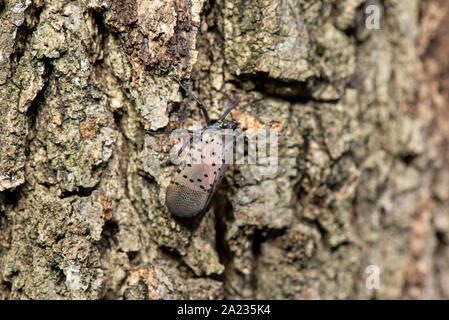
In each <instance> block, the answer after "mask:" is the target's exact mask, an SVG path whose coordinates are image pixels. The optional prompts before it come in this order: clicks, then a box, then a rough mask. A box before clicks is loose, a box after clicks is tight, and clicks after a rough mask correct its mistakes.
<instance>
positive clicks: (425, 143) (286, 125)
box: [0, 0, 449, 299]
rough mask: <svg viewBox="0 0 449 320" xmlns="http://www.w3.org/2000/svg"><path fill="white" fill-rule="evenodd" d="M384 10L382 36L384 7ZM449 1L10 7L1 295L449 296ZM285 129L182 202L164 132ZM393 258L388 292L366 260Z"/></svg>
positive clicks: (195, 0) (0, 201)
mask: <svg viewBox="0 0 449 320" xmlns="http://www.w3.org/2000/svg"><path fill="white" fill-rule="evenodd" d="M368 5H375V6H377V7H379V8H380V9H381V11H382V15H381V21H380V26H381V28H380V29H379V30H368V29H367V28H366V25H365V21H366V18H367V16H366V14H365V8H366V7H367V6H368ZM447 19H449V1H448V0H432V1H425V2H424V1H423V2H420V1H418V0H413V1H401V0H385V1H376V0H370V1H362V0H341V1H332V0H328V1H318V0H316V1H305V0H287V1H280V0H275V1H263V0H250V1H243V0H232V1H231V0H226V1H218V0H216V1H205V0H169V1H162V0H156V1H144V0H120V1H117V0H115V1H112V0H108V1H96V0H92V1H87V0H83V1H78V2H74V1H67V0H56V1H46V0H33V1H31V0H20V1H18V0H6V1H2V0H0V20H1V22H0V119H1V125H0V298H3V299H98V298H107V299H123V298H125V299H168V298H174V299H177V298H203V299H219V298H231V299H233V298H265V299H271V298H278V299H293V298H294V299H305V298H312V299H315V298H316V299H333V298H336V299H345V298H357V299H366V298H377V299H387V298H405V299H410V298H413V299H419V298H448V297H449V286H448V283H449V282H448V281H447V279H448V278H449V262H448V261H449V247H448V239H449V211H448V208H449V170H448V169H449V161H448V160H449V153H448V151H447V145H448V141H449V140H448V139H449V131H448V129H447V128H446V127H447V126H446V125H445V123H446V122H447V120H448V119H449V113H448V111H447V110H448V108H447V106H448V102H449V72H448V70H449V54H448V53H449V43H447V42H448V41H449V40H448V37H447V36H446V35H447V31H448V30H447V26H446V25H445V23H444V21H447ZM171 78H177V79H182V80H187V79H191V80H190V81H185V83H186V85H188V86H189V87H190V88H192V90H194V91H195V93H196V94H197V95H198V96H199V97H200V98H201V100H202V101H203V102H204V103H205V104H206V105H207V106H208V108H209V110H210V113H211V115H212V116H213V117H214V118H217V117H218V115H219V114H220V113H221V112H222V111H223V110H224V108H225V106H226V105H227V101H226V99H225V97H224V96H223V95H222V94H221V93H220V88H221V87H222V85H223V84H226V85H225V87H224V88H225V91H226V92H228V93H229V94H231V95H232V96H234V97H235V98H236V99H238V100H239V101H240V103H241V105H244V104H245V102H249V101H251V100H252V99H253V97H254V95H256V96H258V97H262V98H263V99H262V100H261V101H259V102H258V103H256V104H254V105H252V106H247V107H242V108H239V109H237V110H236V111H235V112H233V114H232V117H233V118H234V119H236V120H240V121H243V120H245V119H252V120H253V121H254V122H255V123H256V125H257V126H259V127H261V128H271V129H275V130H278V131H279V170H278V171H277V173H276V174H275V175H272V176H258V175H255V174H254V172H253V171H252V170H249V168H248V166H238V165H234V166H232V167H231V168H230V169H229V170H228V172H227V173H226V178H225V181H224V182H223V183H222V185H221V187H220V188H219V190H218V191H217V194H216V195H215V197H214V200H213V201H212V205H211V207H210V209H209V210H208V211H207V212H206V213H205V214H204V215H203V216H201V217H198V218H196V219H193V220H192V221H187V222H186V221H182V220H179V219H175V218H174V217H172V216H171V215H170V213H169V212H168V211H167V209H166V208H165V206H164V197H165V188H166V186H167V184H168V182H169V181H170V177H171V175H172V174H173V172H174V170H175V169H176V167H175V166H174V165H172V164H171V163H170V161H169V150H170V148H171V146H170V142H169V140H168V138H167V137H164V136H158V137H153V136H150V135H148V133H147V131H148V130H157V129H163V130H170V129H175V128H181V127H182V128H186V127H187V126H188V125H189V124H192V123H193V120H200V119H201V114H200V112H199V110H198V108H197V107H196V106H195V103H194V102H193V101H192V100H191V99H190V98H188V97H184V96H183V95H182V94H181V91H180V90H179V88H178V85H177V84H176V82H174V81H172V80H171ZM371 265H374V266H377V267H378V268H379V270H380V288H378V289H372V290H370V289H368V288H367V286H366V279H367V277H368V274H367V273H365V271H366V270H367V267H369V266H371Z"/></svg>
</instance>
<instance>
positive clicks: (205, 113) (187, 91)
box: [173, 79, 211, 126]
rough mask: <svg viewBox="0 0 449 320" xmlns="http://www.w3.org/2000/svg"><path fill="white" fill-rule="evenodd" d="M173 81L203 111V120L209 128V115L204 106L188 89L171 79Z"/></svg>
mask: <svg viewBox="0 0 449 320" xmlns="http://www.w3.org/2000/svg"><path fill="white" fill-rule="evenodd" d="M173 80H175V81H176V82H177V83H178V84H179V86H180V87H181V88H182V89H184V91H185V92H186V93H187V94H188V95H189V96H191V97H192V98H193V100H195V101H196V102H197V103H198V105H199V106H200V108H201V111H203V114H204V118H205V119H206V124H207V126H210V124H211V122H210V118H209V114H208V113H207V109H206V107H205V106H204V104H203V103H202V102H201V101H200V100H199V99H198V98H197V97H195V95H194V94H193V93H192V92H191V91H190V90H189V89H187V88H186V87H184V86H183V85H182V83H181V82H179V81H178V80H176V79H173Z"/></svg>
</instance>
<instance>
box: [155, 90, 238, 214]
mask: <svg viewBox="0 0 449 320" xmlns="http://www.w3.org/2000/svg"><path fill="white" fill-rule="evenodd" d="M178 83H179V82H178ZM179 85H180V86H181V88H183V89H184V90H185V91H186V92H187V94H189V95H190V96H191V97H192V98H193V99H194V100H195V101H196V102H197V103H198V104H199V106H200V108H201V110H202V111H203V114H204V118H205V120H206V123H207V127H206V128H205V129H202V130H200V132H199V137H198V138H199V139H197V140H198V141H196V142H194V141H193V140H194V139H193V138H192V139H191V140H190V142H189V143H188V144H187V145H184V146H183V147H182V148H181V150H180V151H179V152H178V155H180V156H181V157H182V155H183V154H184V157H185V156H186V154H185V153H188V154H187V157H186V158H187V159H186V160H184V161H182V162H181V165H180V166H179V167H178V168H177V170H176V173H175V175H174V177H173V179H172V180H171V182H170V184H169V185H168V187H167V191H166V195H165V204H166V206H167V208H168V210H169V211H170V212H171V213H172V214H173V215H175V216H178V217H193V216H195V215H197V214H199V213H202V212H204V211H205V210H206V209H207V207H208V205H209V202H210V200H211V199H212V196H213V194H214V192H215V190H216V188H217V186H218V184H219V183H220V181H221V180H222V178H223V175H224V173H225V171H226V169H227V168H228V161H226V160H227V159H226V157H225V155H226V154H227V152H228V151H229V149H230V148H232V143H233V140H232V139H227V138H226V136H225V135H223V134H222V133H223V132H224V131H223V130H225V129H231V131H233V130H235V129H237V123H235V122H231V121H224V119H225V118H226V116H227V115H228V114H229V112H230V111H231V110H232V109H234V108H235V107H236V104H235V103H232V104H231V106H230V107H229V108H228V109H227V110H226V111H225V112H224V113H223V115H222V116H221V117H220V119H219V120H217V121H216V122H212V121H211V120H210V118H209V115H208V113H207V110H206V108H205V106H204V105H203V104H202V103H201V102H200V101H199V100H198V99H197V98H196V97H195V96H194V95H193V93H191V92H190V91H189V90H187V89H186V88H185V87H184V86H183V85H182V84H181V83H179ZM227 98H228V99H229V97H227ZM226 131H227V130H226ZM163 133H169V132H163ZM187 146H188V148H185V147H187ZM183 149H188V152H186V150H183ZM231 150H232V149H231ZM228 154H229V153H228Z"/></svg>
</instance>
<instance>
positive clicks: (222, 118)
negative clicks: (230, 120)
mask: <svg viewBox="0 0 449 320" xmlns="http://www.w3.org/2000/svg"><path fill="white" fill-rule="evenodd" d="M223 93H224V92H223ZM225 96H226V94H225ZM228 99H229V100H231V98H229V96H228ZM260 100H262V99H256V100H254V101H253V102H251V103H247V104H245V105H243V106H242V108H244V107H247V106H251V105H253V104H255V103H256V102H259V101H260ZM231 101H232V100H231ZM236 107H237V103H236V102H233V103H232V104H231V105H230V106H229V107H228V108H227V109H226V111H225V112H223V114H222V115H221V117H220V119H218V120H219V121H223V120H224V119H225V118H226V117H227V115H228V114H229V112H231V111H232V110H233V109H235V108H236Z"/></svg>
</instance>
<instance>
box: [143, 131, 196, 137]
mask: <svg viewBox="0 0 449 320" xmlns="http://www.w3.org/2000/svg"><path fill="white" fill-rule="evenodd" d="M176 130H183V131H186V132H188V133H196V132H200V131H201V130H185V129H175V130H171V131H150V130H147V132H148V134H149V135H152V136H158V135H161V134H172V133H173V132H175V131H176Z"/></svg>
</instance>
